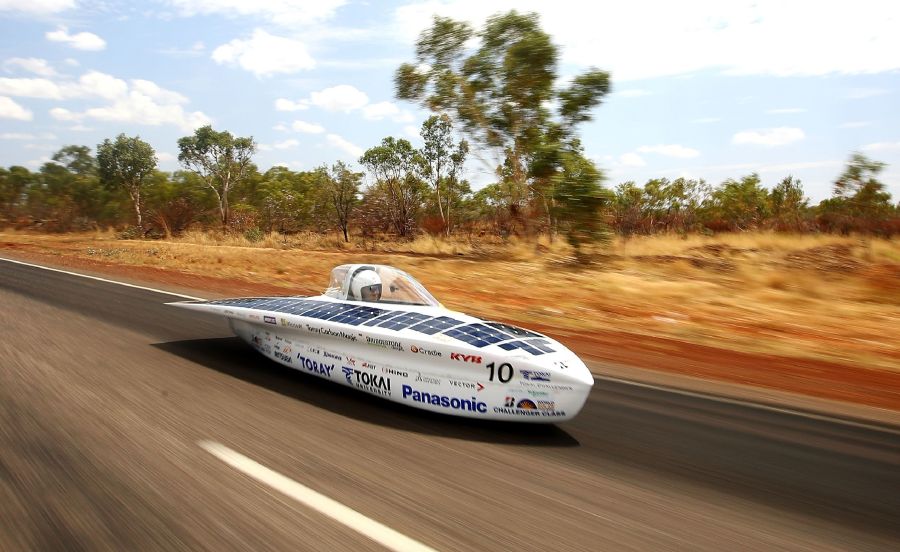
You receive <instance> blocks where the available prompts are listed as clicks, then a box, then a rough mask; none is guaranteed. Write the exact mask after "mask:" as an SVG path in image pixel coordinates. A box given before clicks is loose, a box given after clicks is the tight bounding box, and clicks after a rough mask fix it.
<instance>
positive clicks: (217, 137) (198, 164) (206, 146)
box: [178, 125, 256, 229]
mask: <svg viewBox="0 0 900 552" xmlns="http://www.w3.org/2000/svg"><path fill="white" fill-rule="evenodd" d="M178 149H179V150H180V153H179V154H178V161H180V162H181V164H182V165H183V166H184V167H185V168H186V169H188V170H190V171H193V172H195V173H197V174H198V175H199V176H200V177H201V178H202V179H203V182H204V184H205V185H206V186H207V187H209V188H210V189H211V190H212V191H213V192H214V193H215V195H216V199H217V200H218V203H219V215H220V217H221V222H222V228H223V229H227V228H228V219H229V210H228V192H229V191H231V189H232V187H234V186H235V185H237V184H239V183H240V182H241V181H242V180H243V179H244V178H246V177H247V174H248V172H249V171H250V170H251V167H252V163H251V158H252V156H253V154H254V153H255V152H256V142H254V141H253V137H252V136H251V137H248V138H240V137H238V138H235V137H234V136H232V135H231V133H230V132H228V131H223V132H218V131H215V130H213V128H212V127H211V126H210V125H206V126H204V127H201V128H198V129H197V130H196V131H194V135H193V136H185V137H183V138H180V139H179V140H178Z"/></svg>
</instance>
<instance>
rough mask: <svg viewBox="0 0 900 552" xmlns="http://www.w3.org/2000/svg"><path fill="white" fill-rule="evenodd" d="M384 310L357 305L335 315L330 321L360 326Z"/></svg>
mask: <svg viewBox="0 0 900 552" xmlns="http://www.w3.org/2000/svg"><path fill="white" fill-rule="evenodd" d="M383 312H384V310H383V309H376V308H375V307H357V308H355V309H353V310H351V311H348V312H345V313H342V314H340V315H338V316H335V317H334V318H330V319H328V321H329V322H340V323H341V324H350V325H351V326H359V325H360V324H362V323H363V322H365V321H366V320H371V319H372V318H375V317H377V316H378V315H380V314H381V313H383Z"/></svg>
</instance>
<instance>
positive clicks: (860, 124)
mask: <svg viewBox="0 0 900 552" xmlns="http://www.w3.org/2000/svg"><path fill="white" fill-rule="evenodd" d="M867 126H872V121H848V122H846V123H842V124H841V125H840V126H839V127H838V128H863V127H867Z"/></svg>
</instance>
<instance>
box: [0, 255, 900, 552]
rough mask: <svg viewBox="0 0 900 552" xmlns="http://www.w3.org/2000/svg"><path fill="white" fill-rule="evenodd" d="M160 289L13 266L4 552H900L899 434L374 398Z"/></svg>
mask: <svg viewBox="0 0 900 552" xmlns="http://www.w3.org/2000/svg"><path fill="white" fill-rule="evenodd" d="M172 300H173V298H172V297H171V296H168V295H163V294H159V293H154V292H151V291H144V290H139V289H134V288H129V287H123V286H118V285H115V284H110V283H104V282H99V281H95V280H88V279H84V278H78V277H74V276H68V275H65V274H60V273H57V272H50V271H45V270H40V269H35V268H29V267H25V266H21V265H15V264H11V263H7V262H3V261H0V331H2V334H0V550H98V549H100V550H103V549H110V550H141V551H145V550H157V549H163V550H174V549H210V550H217V551H218V550H231V549H241V550H248V549H250V550H263V549H285V550H341V549H353V550H384V547H383V546H382V545H380V544H378V543H377V542H375V541H374V540H372V539H370V538H368V537H367V536H365V534H363V533H360V532H357V531H356V530H354V529H359V528H358V527H353V525H354V523H355V522H354V521H352V520H350V521H348V520H340V519H338V520H335V519H332V518H329V517H327V516H326V515H323V514H322V513H321V512H320V511H318V510H316V509H314V508H311V507H309V506H306V505H304V504H301V503H299V502H297V501H295V500H294V499H292V498H289V497H288V496H286V495H284V494H282V493H281V492H279V491H277V490H275V489H273V488H271V487H269V486H267V485H265V484H263V483H260V482H259V481H257V480H256V479H253V478H252V477H250V476H248V475H246V474H245V473H243V472H241V471H238V470H236V469H235V468H234V467H232V466H229V465H228V464H226V463H224V462H222V461H221V460H220V459H219V458H217V457H215V456H213V455H212V454H210V453H209V452H207V450H204V448H202V447H201V446H200V445H199V443H202V442H206V441H213V442H216V443H221V444H222V445H224V446H225V447H228V448H229V449H231V450H233V451H236V452H238V453H240V454H242V455H245V456H247V457H248V458H251V459H252V460H254V461H255V462H258V463H259V464H261V465H263V466H266V467H268V468H270V469H271V470H275V471H277V472H278V473H280V474H282V475H284V476H286V477H288V478H290V479H291V480H293V481H295V482H298V483H300V484H302V485H305V486H306V487H308V488H310V489H313V490H315V491H317V492H318V493H321V494H322V495H325V496H327V497H330V498H331V499H333V500H336V501H338V502H340V503H341V504H343V505H345V506H347V507H349V508H352V509H353V510H355V511H356V512H358V513H360V514H362V515H364V516H367V517H368V518H370V519H372V520H375V521H377V522H380V523H381V524H383V525H385V526H388V527H390V528H392V529H393V530H395V531H398V532H399V533H402V534H403V535H406V536H407V537H410V538H412V539H415V540H416V541H419V542H420V543H423V544H425V545H427V546H430V547H432V548H434V549H437V550H442V551H443V550H641V551H646V550H717V551H718V550H767V551H768V550H810V551H825V550H898V549H900V433H897V432H892V431H889V430H887V429H884V430H882V429H876V428H861V427H858V426H852V425H846V424H843V423H840V422H837V421H826V420H816V419H809V418H805V417H800V416H793V415H790V414H787V413H780V412H773V411H766V410H760V409H755V408H751V407H747V406H743V405H738V404H729V403H722V402H719V401H712V400H706V399H703V398H698V397H689V396H684V395H680V394H676V393H669V392H666V391H660V390H653V389H647V388H642V387H637V386H632V385H627V384H620V383H614V382H606V381H602V382H601V381H598V383H597V384H596V385H595V387H594V390H593V392H592V394H591V396H590V398H589V399H588V403H587V404H586V406H585V408H584V410H583V411H582V413H581V415H580V416H579V417H578V418H576V419H575V420H574V421H572V422H568V423H564V424H560V425H558V426H549V427H547V426H527V425H511V424H500V423H483V422H477V421H467V420H464V419H457V418H451V417H445V416H440V415H436V414H435V415H431V414H427V413H424V412H420V411H417V410H413V409H410V408H408V407H405V406H402V405H396V404H392V403H388V402H385V401H381V400H378V399H376V398H370V397H368V396H366V395H363V394H361V393H359V392H355V391H353V390H351V389H348V388H346V387H343V386H339V385H336V384H331V383H329V382H325V381H321V380H317V379H314V378H312V377H309V376H306V375H304V374H301V373H298V372H294V371H291V370H289V369H286V368H282V367H280V366H278V365H276V364H274V363H271V362H269V361H267V360H265V359H263V358H262V357H261V356H260V355H258V354H257V353H255V352H254V351H252V350H251V349H250V348H249V347H248V346H246V345H244V344H242V343H241V342H240V341H238V340H237V339H236V338H233V337H231V336H230V334H229V331H228V329H227V327H226V325H225V323H224V322H223V321H220V320H217V319H215V318H208V317H205V316H203V315H199V314H197V313H192V312H189V311H185V310H182V309H174V308H171V307H166V306H164V305H163V303H164V302H167V301H172Z"/></svg>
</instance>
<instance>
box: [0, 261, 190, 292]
mask: <svg viewBox="0 0 900 552" xmlns="http://www.w3.org/2000/svg"><path fill="white" fill-rule="evenodd" d="M0 261H6V262H8V263H15V264H19V265H25V266H30V267H34V268H40V269H43V270H49V271H51V272H61V273H63V274H69V275H72V276H79V277H81V278H89V279H91V280H97V281H99V282H106V283H108V284H118V285H120V286H126V287H130V288H135V289H142V290H144V291H153V292H156V293H165V294H166V295H173V296H175V297H183V298H184V299H192V300H194V301H205V300H206V299H203V298H202V297H193V296H191V295H184V294H183V293H174V292H171V291H166V290H164V289H156V288H152V287H145V286H136V285H134V284H126V283H125V282H118V281H116V280H108V279H106V278H100V277H99V276H88V275H87V274H81V273H78V272H70V271H68V270H60V269H58V268H50V267H49V266H42V265H38V264H32V263H25V262H22V261H15V260H13V259H7V258H5V257H0Z"/></svg>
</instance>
